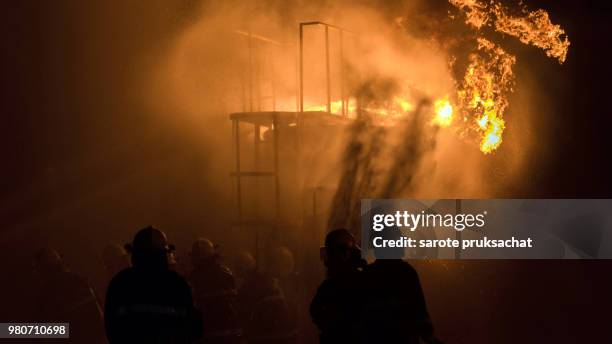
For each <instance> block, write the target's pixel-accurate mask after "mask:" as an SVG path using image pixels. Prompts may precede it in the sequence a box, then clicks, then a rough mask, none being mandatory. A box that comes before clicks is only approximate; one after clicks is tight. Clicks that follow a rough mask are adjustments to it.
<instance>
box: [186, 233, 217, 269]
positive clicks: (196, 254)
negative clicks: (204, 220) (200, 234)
mask: <svg viewBox="0 0 612 344" xmlns="http://www.w3.org/2000/svg"><path fill="white" fill-rule="evenodd" d="M216 258H217V250H216V249H215V245H213V243H212V241H210V240H208V239H206V238H198V239H197V240H196V241H195V242H194V243H193V245H192V246H191V264H193V266H197V265H199V264H202V263H206V262H210V261H212V260H214V259H216Z"/></svg>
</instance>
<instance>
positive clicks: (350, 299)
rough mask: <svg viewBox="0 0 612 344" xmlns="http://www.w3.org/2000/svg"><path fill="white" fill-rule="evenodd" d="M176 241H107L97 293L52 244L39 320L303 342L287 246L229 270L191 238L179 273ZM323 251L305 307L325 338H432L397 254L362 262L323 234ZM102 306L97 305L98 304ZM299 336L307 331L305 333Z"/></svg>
mask: <svg viewBox="0 0 612 344" xmlns="http://www.w3.org/2000/svg"><path fill="white" fill-rule="evenodd" d="M174 257H175V252H174V246H173V245H170V244H169V243H168V240H167V238H166V235H165V234H164V233H163V232H162V231H160V230H158V229H156V228H153V227H147V228H144V229H142V230H140V231H139V232H137V233H136V235H135V237H134V239H133V241H132V243H131V244H129V245H126V246H125V248H124V247H121V246H119V245H109V246H108V247H106V248H105V250H104V253H103V259H104V264H105V268H106V271H107V272H108V274H109V276H112V278H110V283H108V286H107V287H106V290H102V291H101V292H100V293H98V294H99V295H100V297H98V296H97V295H96V293H95V292H94V291H93V288H91V286H90V284H89V283H88V281H87V280H86V279H84V278H82V277H80V276H79V275H77V274H75V273H73V272H71V271H70V270H69V269H68V268H67V267H66V264H65V263H64V260H63V258H62V256H61V254H59V253H58V252H57V251H55V250H53V249H48V248H47V249H43V250H41V251H39V252H38V254H37V256H36V264H35V266H36V270H37V272H38V273H39V274H40V276H41V285H40V287H41V288H40V289H41V291H42V292H41V293H40V295H39V296H38V299H37V306H38V318H37V319H35V320H37V321H40V322H46V323H50V322H68V323H70V330H69V332H70V338H71V340H70V342H73V343H107V342H108V343H111V344H114V343H219V344H221V343H223V344H226V343H227V344H233V343H236V344H243V343H271V344H285V343H286V344H297V343H307V342H310V341H312V339H305V338H307V337H304V336H303V335H301V331H300V330H301V327H303V324H302V323H301V322H300V319H303V318H304V316H303V315H302V314H303V313H306V310H305V308H308V307H307V306H306V307H304V306H303V305H302V304H303V302H301V300H300V297H299V295H298V294H299V293H298V292H297V291H298V290H299V289H300V287H301V284H303V281H300V279H299V278H298V277H299V276H298V275H297V274H296V273H295V271H294V265H293V255H292V253H291V251H290V250H289V249H287V248H284V247H279V248H277V249H275V250H274V252H272V254H271V257H272V258H271V261H270V264H269V265H270V267H271V268H270V269H268V270H267V271H265V272H264V271H261V269H259V268H258V266H257V264H256V261H255V259H254V258H253V257H252V255H250V254H249V253H247V252H243V253H241V254H239V255H237V256H236V257H235V261H234V262H233V264H231V266H232V269H231V270H230V269H229V268H228V267H226V266H225V265H224V264H223V263H222V260H221V259H220V257H219V252H218V250H217V247H216V246H215V245H214V244H213V243H212V242H211V241H210V240H207V239H204V238H200V239H198V240H196V241H195V243H193V245H192V249H191V253H190V263H191V266H190V269H189V270H190V271H188V272H183V273H179V272H177V270H180V269H177V268H176V266H175V263H176V260H175V259H174ZM321 257H322V260H323V262H324V264H325V267H326V270H327V275H326V278H325V279H324V281H323V282H322V283H321V285H320V286H319V288H318V289H317V291H316V294H315V295H314V298H313V299H312V301H311V303H310V306H309V308H310V309H309V311H310V317H311V320H312V322H313V323H314V324H315V325H316V327H317V328H318V330H319V341H320V342H321V343H419V342H420V341H425V342H435V341H436V340H435V339H434V337H433V328H432V326H431V322H430V321H429V316H428V313H427V309H426V306H425V299H424V297H423V293H422V290H421V286H420V283H419V279H418V275H417V273H416V271H415V270H414V269H413V268H412V267H411V266H410V265H409V264H408V263H406V262H404V261H402V260H392V259H391V260H386V259H378V260H376V261H375V262H374V263H372V264H369V265H368V264H367V263H366V262H365V261H364V260H363V259H362V258H361V254H360V251H359V247H358V246H357V242H356V240H355V238H354V237H353V235H352V234H351V233H350V232H349V231H347V230H345V229H337V230H333V231H331V232H329V233H328V235H327V237H326V241H325V247H324V248H322V249H321ZM100 304H103V307H100V306H99V305H100ZM302 332H303V331H302ZM302 334H303V333H302Z"/></svg>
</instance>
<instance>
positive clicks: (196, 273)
mask: <svg viewBox="0 0 612 344" xmlns="http://www.w3.org/2000/svg"><path fill="white" fill-rule="evenodd" d="M191 263H192V265H193V271H192V273H191V275H190V277H189V282H190V283H191V286H192V288H193V294H194V300H195V303H196V306H197V307H198V309H200V311H201V312H202V321H203V322H202V324H203V339H202V341H203V342H205V343H240V341H241V338H242V337H243V333H242V327H241V326H240V321H239V314H238V306H237V297H238V292H237V290H236V283H235V281H234V276H233V275H232V273H231V271H230V270H229V269H228V268H227V267H225V266H223V265H221V263H220V262H219V254H218V253H217V250H216V248H215V246H214V245H213V243H212V242H211V241H210V240H208V239H204V238H200V239H198V240H197V241H196V242H195V243H194V244H193V246H192V249H191Z"/></svg>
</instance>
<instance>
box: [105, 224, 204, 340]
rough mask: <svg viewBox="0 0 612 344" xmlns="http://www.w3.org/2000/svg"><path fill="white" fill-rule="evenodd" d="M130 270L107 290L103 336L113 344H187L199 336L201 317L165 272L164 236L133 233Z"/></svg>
mask: <svg viewBox="0 0 612 344" xmlns="http://www.w3.org/2000/svg"><path fill="white" fill-rule="evenodd" d="M126 248H127V249H128V251H129V252H130V253H131V258H132V265H133V266H132V267H130V268H127V269H125V270H123V271H121V272H120V273H119V274H118V275H117V276H115V278H113V280H112V281H111V283H110V285H109V286H108V290H107V294H106V303H105V312H104V316H105V325H106V335H107V338H108V340H109V342H110V343H111V344H114V343H192V342H193V341H194V340H195V339H197V338H199V337H200V335H201V317H200V316H199V314H198V312H197V311H196V309H195V307H194V304H193V298H192V296H191V289H190V287H189V284H187V282H186V281H185V279H184V278H183V277H181V276H180V275H178V274H177V273H176V272H175V271H172V270H170V267H169V253H170V252H172V251H173V250H174V248H173V246H172V245H168V240H167V239H166V235H165V234H164V233H163V232H162V231H160V230H158V229H155V228H153V227H147V228H145V229H142V230H140V231H139V232H138V233H136V236H135V237H134V240H133V242H132V244H131V245H127V247H126Z"/></svg>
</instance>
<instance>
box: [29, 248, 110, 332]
mask: <svg viewBox="0 0 612 344" xmlns="http://www.w3.org/2000/svg"><path fill="white" fill-rule="evenodd" d="M35 268H36V272H37V273H38V275H39V277H40V293H39V295H38V299H37V304H38V317H39V320H38V321H40V322H58V323H59V322H65V323H69V324H70V339H71V343H103V342H104V330H103V329H104V327H103V322H102V312H101V310H100V307H99V304H98V301H97V298H96V295H95V293H94V291H93V289H92V288H91V286H90V284H89V282H88V281H87V280H86V279H85V278H83V277H81V276H79V275H77V274H75V273H73V272H71V271H70V269H68V267H67V266H66V264H65V262H64V259H63V258H62V256H61V254H60V253H59V252H57V251H56V250H54V249H51V248H45V249H43V250H41V251H39V252H38V254H37V255H36V261H35Z"/></svg>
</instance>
